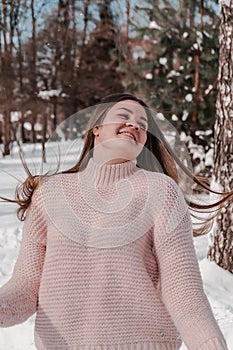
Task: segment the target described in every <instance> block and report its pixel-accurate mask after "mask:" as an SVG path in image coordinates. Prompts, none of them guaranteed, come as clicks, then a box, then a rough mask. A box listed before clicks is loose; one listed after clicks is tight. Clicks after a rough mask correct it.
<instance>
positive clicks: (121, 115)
mask: <svg viewBox="0 0 233 350" xmlns="http://www.w3.org/2000/svg"><path fill="white" fill-rule="evenodd" d="M120 117H123V118H124V119H128V118H129V116H128V115H127V114H120Z"/></svg>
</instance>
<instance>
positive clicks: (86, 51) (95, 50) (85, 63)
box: [77, 0, 123, 109]
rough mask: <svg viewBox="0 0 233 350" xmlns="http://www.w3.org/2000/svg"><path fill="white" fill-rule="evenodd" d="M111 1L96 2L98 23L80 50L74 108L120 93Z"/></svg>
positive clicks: (83, 106) (120, 85)
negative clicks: (76, 102)
mask: <svg viewBox="0 0 233 350" xmlns="http://www.w3.org/2000/svg"><path fill="white" fill-rule="evenodd" d="M111 2H112V1H111V0H108V1H100V2H99V14H100V20H99V22H98V23H97V26H96V28H95V29H94V30H93V31H92V32H91V34H90V40H89V41H88V42H87V44H86V45H85V46H83V47H82V50H81V57H79V61H80V63H79V69H78V72H77V82H78V85H77V98H78V108H79V109H81V108H85V107H87V106H90V105H94V104H96V103H97V102H99V101H100V99H101V98H102V97H103V96H105V95H108V94H111V93H114V92H121V91H123V86H122V84H121V75H120V73H119V72H118V70H117V68H118V65H119V61H118V54H117V52H116V39H117V36H118V35H119V32H118V28H117V26H116V24H115V23H114V21H113V15H112V11H111Z"/></svg>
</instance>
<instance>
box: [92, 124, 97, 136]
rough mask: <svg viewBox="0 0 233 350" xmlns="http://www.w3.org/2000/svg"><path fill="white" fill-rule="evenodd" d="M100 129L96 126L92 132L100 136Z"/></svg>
mask: <svg viewBox="0 0 233 350" xmlns="http://www.w3.org/2000/svg"><path fill="white" fill-rule="evenodd" d="M98 130H99V127H98V126H95V127H94V128H93V130H92V132H93V134H94V135H95V136H99V131H98Z"/></svg>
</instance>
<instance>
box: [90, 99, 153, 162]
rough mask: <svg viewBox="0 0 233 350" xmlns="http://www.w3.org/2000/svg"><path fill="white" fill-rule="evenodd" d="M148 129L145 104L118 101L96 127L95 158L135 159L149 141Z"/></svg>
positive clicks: (101, 160)
mask: <svg viewBox="0 0 233 350" xmlns="http://www.w3.org/2000/svg"><path fill="white" fill-rule="evenodd" d="M147 129H148V120H147V115H146V111H145V109H144V108H143V106H141V105H140V104H139V103H138V102H136V101H133V100H125V101H121V102H118V103H116V104H115V105H114V106H113V107H112V108H111V109H110V110H109V111H108V113H107V115H106V117H105V119H104V120H103V122H102V123H101V124H100V125H98V126H97V127H95V128H94V129H93V133H94V135H95V140H94V153H93V158H94V160H96V161H97V162H108V163H117V162H122V161H126V160H135V159H136V158H137V156H138V155H139V154H140V153H141V151H142V149H143V146H144V144H145V142H146V139H147Z"/></svg>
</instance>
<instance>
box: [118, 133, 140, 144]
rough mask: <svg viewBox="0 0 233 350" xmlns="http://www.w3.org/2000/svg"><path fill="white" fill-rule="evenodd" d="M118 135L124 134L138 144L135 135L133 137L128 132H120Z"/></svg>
mask: <svg viewBox="0 0 233 350" xmlns="http://www.w3.org/2000/svg"><path fill="white" fill-rule="evenodd" d="M118 134H120V135H122V134H124V135H126V136H128V137H130V138H131V139H132V140H133V141H134V142H136V143H137V140H136V138H135V136H134V135H132V134H131V133H130V132H127V131H122V132H118Z"/></svg>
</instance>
